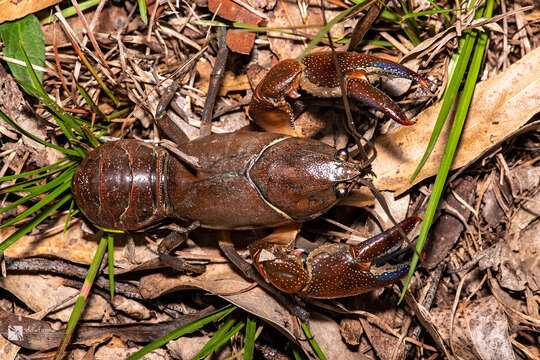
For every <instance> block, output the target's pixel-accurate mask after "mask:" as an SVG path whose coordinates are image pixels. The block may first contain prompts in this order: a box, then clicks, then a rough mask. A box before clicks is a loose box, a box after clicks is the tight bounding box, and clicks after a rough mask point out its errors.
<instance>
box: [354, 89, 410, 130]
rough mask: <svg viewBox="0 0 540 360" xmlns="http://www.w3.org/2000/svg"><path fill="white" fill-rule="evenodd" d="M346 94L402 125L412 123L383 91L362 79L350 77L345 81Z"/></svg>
mask: <svg viewBox="0 0 540 360" xmlns="http://www.w3.org/2000/svg"><path fill="white" fill-rule="evenodd" d="M347 95H349V96H350V97H352V98H353V99H355V100H356V101H358V102H360V103H362V104H364V105H366V106H369V107H372V108H375V109H377V110H379V111H381V112H383V113H384V114H385V115H386V116H388V117H389V118H391V119H392V120H395V121H397V122H398V123H400V124H402V125H413V124H414V121H411V120H409V118H408V117H407V115H405V114H404V113H403V111H402V110H401V108H400V107H399V106H398V105H397V104H396V103H395V102H394V101H393V100H392V99H391V98H390V97H389V96H388V95H386V94H385V93H384V92H382V91H381V90H379V89H377V88H376V87H374V86H372V85H371V84H370V83H369V82H368V81H366V80H364V79H358V78H352V79H348V81H347Z"/></svg>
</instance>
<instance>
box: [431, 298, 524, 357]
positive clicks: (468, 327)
mask: <svg viewBox="0 0 540 360" xmlns="http://www.w3.org/2000/svg"><path fill="white" fill-rule="evenodd" d="M431 317H432V320H433V322H434V324H435V326H436V327H437V330H438V331H439V332H440V333H441V334H442V335H443V337H444V339H445V340H446V342H447V343H450V326H451V309H450V308H436V309H433V310H431ZM508 326H509V324H508V320H507V318H506V315H505V313H504V311H503V309H502V307H501V306H500V305H499V303H498V302H497V300H495V298H493V297H491V296H488V297H484V298H481V299H478V300H475V301H473V302H469V303H466V304H462V305H461V306H459V308H458V309H457V313H456V315H455V320H454V329H453V343H454V350H455V354H456V355H458V356H459V357H461V358H462V359H466V360H477V359H507V360H511V359H515V356H514V351H513V349H512V344H511V342H510V338H509V336H508Z"/></svg>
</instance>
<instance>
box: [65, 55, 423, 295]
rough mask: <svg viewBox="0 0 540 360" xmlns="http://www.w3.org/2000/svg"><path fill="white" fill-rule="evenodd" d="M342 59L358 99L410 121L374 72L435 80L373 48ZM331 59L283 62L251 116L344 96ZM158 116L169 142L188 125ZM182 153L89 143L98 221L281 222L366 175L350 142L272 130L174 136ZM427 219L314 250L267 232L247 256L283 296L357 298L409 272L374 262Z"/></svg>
mask: <svg viewBox="0 0 540 360" xmlns="http://www.w3.org/2000/svg"><path fill="white" fill-rule="evenodd" d="M337 58H338V64H339V67H340V69H341V71H342V72H343V73H344V74H345V76H346V90H347V92H348V94H349V95H351V96H352V97H354V98H355V99H358V100H360V101H361V102H364V103H367V104H370V105H372V106H376V107H377V108H379V109H381V110H382V111H383V112H384V113H386V114H387V115H389V116H390V117H391V118H393V119H395V120H396V121H399V122H400V123H402V124H407V125H409V124H411V122H410V121H409V120H408V119H407V117H406V116H405V115H404V114H403V113H402V111H401V110H400V109H399V107H398V106H397V105H396V104H395V103H394V102H393V101H392V100H391V99H390V98H388V97H387V96H386V95H385V94H384V93H382V92H380V91H379V90H377V89H376V88H374V87H372V86H371V85H369V83H368V82H367V81H366V79H365V76H366V74H371V73H382V74H385V75H396V76H400V77H405V78H409V79H412V80H415V81H417V82H419V83H421V84H422V85H423V86H427V85H426V82H425V80H423V79H422V78H421V77H420V76H419V75H418V74H416V73H415V72H413V71H411V70H409V69H407V68H405V67H403V66H400V65H398V64H395V63H393V62H390V61H387V60H382V59H378V58H375V57H372V56H368V55H359V54H353V53H343V52H341V53H337ZM333 66H334V65H333V63H332V57H331V55H330V53H316V54H311V55H308V56H306V57H305V58H304V60H303V62H302V63H298V62H295V61H293V60H285V61H282V62H280V63H278V64H277V65H276V66H275V67H273V68H272V69H271V70H270V72H269V73H268V74H267V75H266V77H265V79H264V80H263V81H262V82H261V84H259V86H258V87H257V89H256V91H255V94H254V96H253V101H252V103H251V106H250V109H249V112H250V114H251V116H252V117H254V118H255V119H258V120H261V119H262V120H264V121H270V122H275V121H282V120H285V121H288V122H291V123H292V122H293V120H294V119H293V115H292V110H291V106H290V104H289V103H288V102H287V100H286V98H287V97H292V98H294V97H297V96H298V92H297V89H298V88H299V86H301V87H302V88H303V89H306V90H308V91H310V92H313V93H317V94H319V95H320V96H334V95H335V94H337V91H338V89H339V87H338V78H337V75H336V72H335V71H334V68H333ZM157 120H158V126H160V128H161V130H162V131H165V133H166V134H167V135H168V137H169V138H171V139H180V138H182V136H180V134H178V133H174V132H181V130H180V129H174V128H171V127H166V126H161V125H160V122H159V119H157ZM176 150H177V151H176V152H171V151H169V150H167V149H165V148H164V147H161V146H156V145H152V144H148V143H146V142H143V141H141V140H119V141H114V142H110V143H107V144H104V145H101V146H100V147H98V148H96V149H95V150H93V151H91V152H90V153H89V154H88V155H87V157H86V158H85V159H84V161H83V162H82V163H81V165H80V166H79V167H78V169H77V170H76V172H75V174H74V176H73V183H72V189H73V193H74V195H75V199H76V201H77V204H78V206H79V208H80V210H81V211H82V213H83V214H84V215H85V216H86V217H87V218H88V219H89V220H90V221H91V222H92V223H94V224H95V225H97V226H98V227H101V228H105V229H114V230H126V231H133V230H142V229H145V228H147V227H149V226H151V225H152V224H155V223H158V222H160V221H161V220H163V219H165V218H175V219H179V220H182V221H186V222H190V223H197V224H198V225H199V226H201V227H205V228H211V229H220V230H241V229H254V228H264V227H276V226H281V225H286V224H292V223H301V222H304V221H308V220H311V219H314V218H316V217H318V216H320V215H321V214H323V213H324V212H326V211H328V210H329V209H330V208H332V207H333V206H334V205H336V204H337V203H338V202H339V201H340V200H341V199H343V198H344V197H346V196H347V195H348V193H349V191H350V190H351V189H352V188H354V187H355V186H358V185H359V183H361V179H362V178H363V177H364V176H365V175H366V174H367V173H369V170H368V169H366V168H365V167H364V166H363V165H362V163H361V162H359V161H356V160H354V159H352V158H350V157H349V155H348V153H347V151H345V150H343V149H342V150H336V149H334V148H332V147H331V146H328V145H326V144H324V143H322V142H320V141H317V140H313V139H306V138H298V137H291V136H287V135H282V134H274V133H268V132H238V133H230V134H214V135H209V136H205V137H201V138H198V139H196V140H193V141H189V142H185V143H183V144H177V147H176ZM179 154H181V155H179ZM418 221H419V219H418V218H416V217H412V218H408V219H406V220H405V221H403V222H402V223H401V224H399V225H398V226H395V227H393V228H391V229H390V230H388V231H386V232H383V233H382V234H380V235H378V236H375V237H373V238H371V239H369V240H367V241H365V242H363V243H361V244H359V245H355V246H352V245H345V244H331V245H323V246H321V247H319V248H317V249H315V250H313V251H311V252H310V253H305V252H304V251H303V250H300V249H297V248H296V247H295V244H294V241H292V242H287V243H274V242H271V241H267V240H266V239H263V240H260V241H257V242H255V243H253V244H252V245H251V246H250V252H251V255H252V259H253V264H254V265H255V267H256V268H257V270H258V271H259V272H260V274H261V275H262V276H263V277H264V279H265V280H266V281H268V282H270V283H271V284H273V285H274V286H275V287H277V288H278V289H280V290H282V291H284V292H287V293H299V294H302V295H305V296H308V297H315V298H336V297H343V296H351V295H356V294H359V293H362V292H366V291H369V290H372V289H374V288H377V287H381V286H385V285H387V284H390V283H392V282H394V281H395V280H396V279H398V278H400V277H401V276H403V275H404V274H405V273H406V272H407V271H408V269H409V266H408V265H405V264H403V265H397V266H391V267H387V268H383V267H376V266H372V264H373V262H374V261H375V260H376V259H377V258H378V257H379V256H380V255H382V254H384V253H387V252H388V251H390V250H391V249H392V248H393V247H394V246H395V245H396V244H397V242H398V241H399V240H400V238H401V235H403V234H404V233H407V232H409V231H410V230H411V229H412V228H413V227H414V225H415V224H416V223H417V222H418ZM224 251H225V250H224ZM226 254H227V256H229V257H230V258H231V260H232V255H230V254H229V253H227V252H226Z"/></svg>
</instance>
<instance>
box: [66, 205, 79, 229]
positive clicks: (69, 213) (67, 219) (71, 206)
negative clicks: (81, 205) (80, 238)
mask: <svg viewBox="0 0 540 360" xmlns="http://www.w3.org/2000/svg"><path fill="white" fill-rule="evenodd" d="M73 206H75V201H73V200H71V203H70V204H69V209H68V214H67V216H66V223H65V224H64V234H65V233H66V232H67V229H68V226H69V220H70V219H71V217H72V216H73V215H75V214H76V213H77V212H76V211H73Z"/></svg>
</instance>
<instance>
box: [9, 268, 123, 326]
mask: <svg viewBox="0 0 540 360" xmlns="http://www.w3.org/2000/svg"><path fill="white" fill-rule="evenodd" d="M63 281H64V279H63V278H61V277H58V276H50V275H38V276H36V275H34V274H31V275H23V274H9V276H7V277H5V278H4V277H3V278H0V287H1V288H3V289H5V290H6V291H8V292H10V293H11V294H13V295H14V296H16V297H17V298H18V299H19V300H21V301H22V302H23V303H24V304H26V305H27V306H28V307H29V308H30V309H32V310H33V311H42V310H45V309H51V308H53V307H56V306H59V305H61V304H63V303H64V302H65V301H67V300H68V299H69V298H76V297H77V296H78V295H79V292H80V291H79V290H78V289H74V288H72V287H68V286H64V285H62V283H63ZM71 311H73V305H71V306H69V307H60V310H57V311H54V312H52V313H50V314H49V315H48V317H49V318H51V319H57V320H61V321H64V322H67V321H68V319H69V316H70V314H71ZM105 311H108V312H109V313H111V312H112V309H111V307H110V305H109V303H108V302H107V301H106V300H105V299H104V298H102V297H101V296H99V295H96V294H94V295H93V296H91V297H90V298H89V301H88V303H87V305H86V307H85V310H84V313H83V315H82V316H81V319H83V320H101V319H102V318H103V315H104V313H105Z"/></svg>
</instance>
